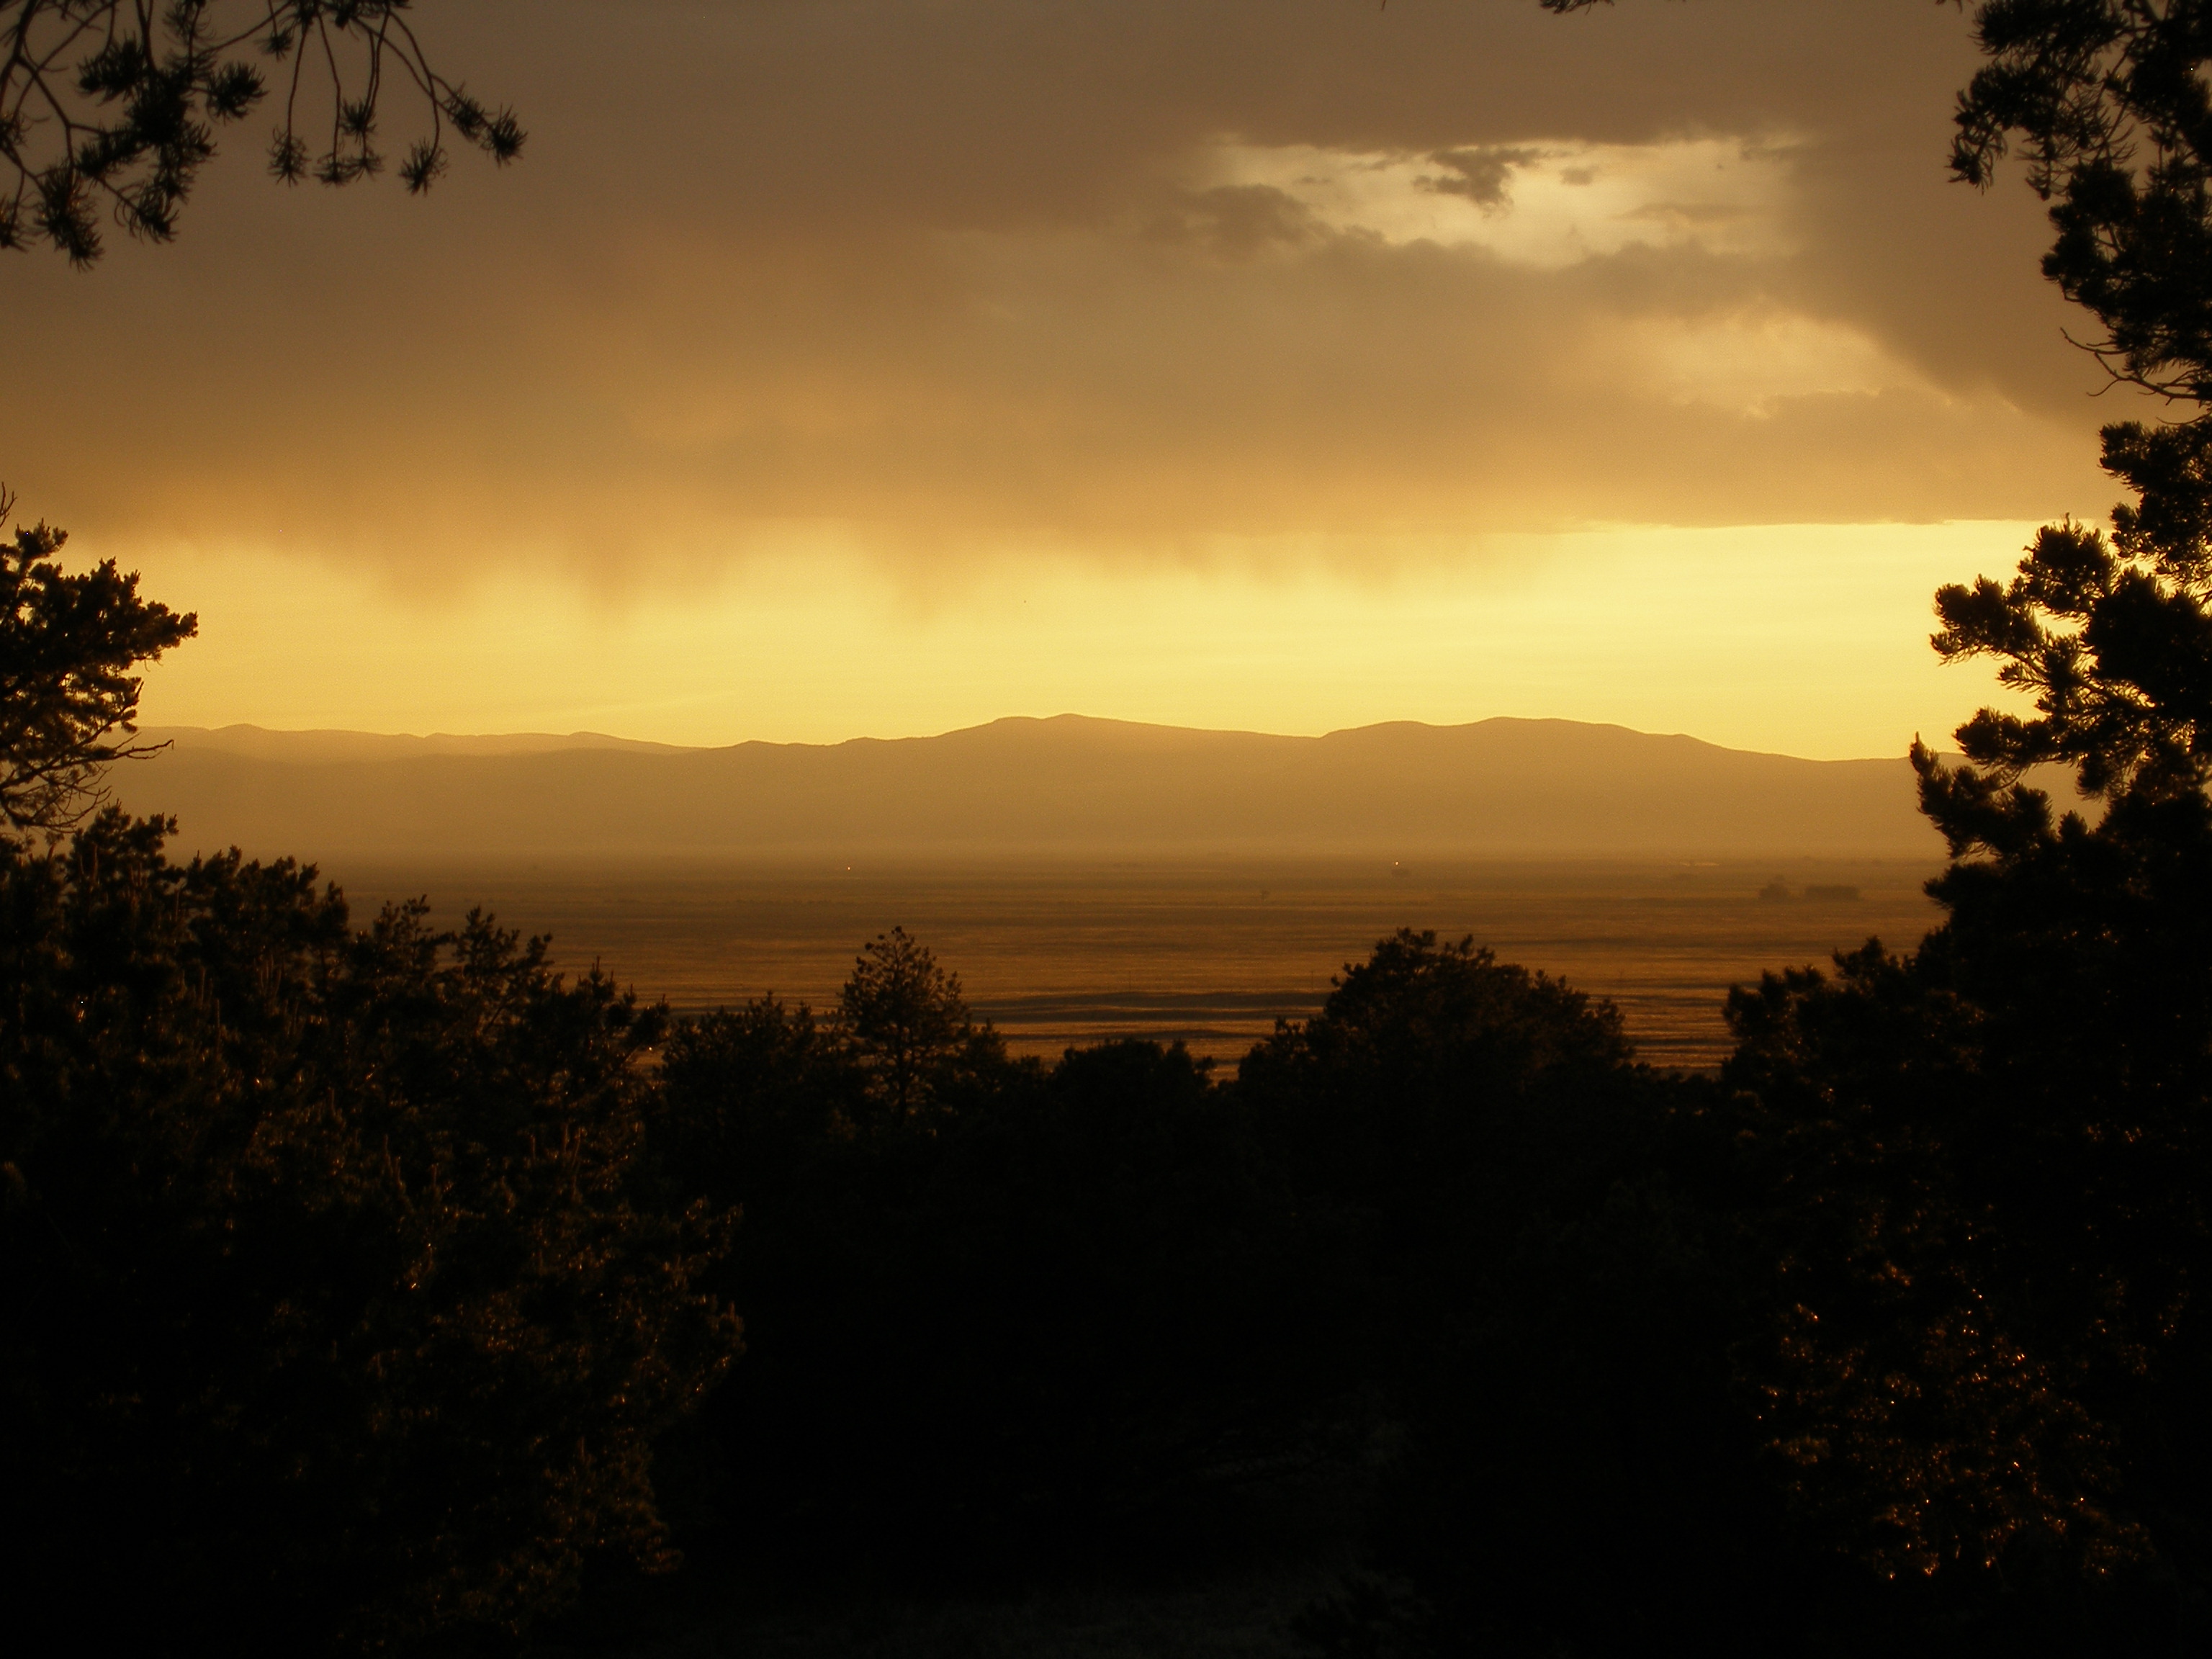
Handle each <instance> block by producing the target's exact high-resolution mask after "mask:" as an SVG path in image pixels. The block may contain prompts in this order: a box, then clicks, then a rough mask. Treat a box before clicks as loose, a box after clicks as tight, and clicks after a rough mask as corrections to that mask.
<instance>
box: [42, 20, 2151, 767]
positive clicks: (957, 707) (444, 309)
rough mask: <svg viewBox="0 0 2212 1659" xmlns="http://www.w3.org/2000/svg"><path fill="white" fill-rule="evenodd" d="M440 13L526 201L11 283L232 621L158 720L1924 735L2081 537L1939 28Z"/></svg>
mask: <svg viewBox="0 0 2212 1659" xmlns="http://www.w3.org/2000/svg"><path fill="white" fill-rule="evenodd" d="M419 21H420V27H421V30H422V34H423V36H424V39H425V40H426V42H427V44H428V46H429V47H430V50H431V52H432V56H433V58H434V59H435V61H437V62H438V63H439V64H440V66H441V68H442V69H444V70H446V72H447V73H448V74H450V75H453V76H456V77H457V78H465V80H466V81H467V82H468V83H469V85H470V86H471V88H472V89H474V90H476V91H477V92H479V93H481V94H485V95H487V96H489V97H492V98H494V99H496V100H511V101H512V102H513V104H514V105H515V106H516V107H517V109H518V111H519V112H520V115H521V116H522V118H523V119H524V122H525V124H526V126H527V127H528V128H529V130H530V135H531V136H530V141H529V146H528V149H527V150H526V154H525V156H524V159H523V160H522V161H521V162H520V164H518V165H517V166H516V167H513V168H512V169H509V170H507V171H505V172H496V171H495V170H494V169H493V168H492V167H490V166H489V163H486V162H483V161H482V160H481V159H480V158H477V157H472V156H468V155H462V156H458V157H456V160H455V165H454V167H453V172H452V173H451V174H450V175H449V176H448V177H447V179H446V180H445V182H444V183H443V184H442V185H440V187H439V188H438V190H437V191H435V192H434V193H433V194H432V195H431V196H430V197H428V198H427V199H425V200H414V199H410V198H408V197H405V196H404V194H403V193H402V191H400V190H399V189H398V186H397V185H395V184H393V183H392V182H391V181H389V180H387V181H385V182H383V183H381V184H378V185H370V186H366V187H362V188H356V189H354V190H350V191H322V190H318V189H314V188H312V187H311V188H303V189H300V190H297V191H287V190H285V189H283V188H281V187H279V186H277V185H272V184H271V183H270V182H269V181H268V180H267V179H266V178H265V176H264V173H263V170H262V167H261V164H260V160H259V148H260V144H261V142H262V137H263V131H264V127H265V125H266V123H265V121H264V119H263V118H261V117H258V116H257V117H255V118H251V119H249V121H248V122H247V123H246V125H245V127H244V128H243V129H242V130H240V131H236V132H234V133H232V134H230V135H229V137H228V149H227V150H226V152H225V154H224V155H223V156H222V159H221V160H220V161H218V162H217V163H216V164H215V165H214V166H213V167H211V168H210V170H209V172H208V173H207V174H206V175H205V178H204V183H203V185H202V187H201V189H200V191H199V192H198V194H197V197H196V198H195V199H194V201H193V203H192V204H191V209H190V210H189V211H188V214H187V216H186V218H185V222H184V227H183V234H182V237H181V240H180V241H179V243H178V244H176V245H175V246H169V247H166V248H149V247H144V246H135V245H132V244H131V243H129V242H128V241H127V240H125V239H124V238H123V237H122V236H120V235H119V234H118V235H115V236H113V237H112V238H111V244H112V252H111V253H110V255H109V257H108V258H107V259H106V261H105V262H103V263H102V264H100V266H99V267H98V268H97V269H96V270H94V271H93V272H91V273H90V274H84V273H80V272H76V271H72V270H69V269H68V268H67V267H66V266H65V265H64V264H63V263H62V262H61V260H60V259H59V258H57V257H55V256H52V255H51V254H47V253H33V254H31V255H27V256H26V255H15V256H8V257H5V258H0V305H4V306H5V307H6V310H7V313H8V315H9V319H10V321H11V324H12V326H11V327H10V328H9V369H10V371H11V373H10V375H9V381H10V395H9V398H8V404H7V413H6V414H5V416H0V421H4V422H5V425H4V427H0V479H4V480H5V481H6V483H8V484H9V486H10V487H12V488H13V489H15V490H16V491H17V492H18V493H19V495H20V496H21V504H20V506H19V508H18V511H19V513H22V514H26V515H27V516H28V517H30V518H33V519H37V518H45V519H47V520H52V521H54V522H57V523H59V524H62V525H64V526H68V527H69V529H70V531H71V532H72V540H71V544H70V550H71V552H72V553H73V554H76V555H78V556H87V557H98V556H115V557H117V558H118V559H119V560H121V561H122V562H124V563H125V565H126V566H131V567H135V568H139V569H141V570H142V571H143V573H144V575H145V579H146V586H147V588H148V590H149V592H151V593H152V594H154V595H155V597H158V598H160V599H164V600H166V601H167V602H169V603H171V604H173V605H177V606H178V607H179V608H189V609H193V610H197V611H198V612H199V614H200V617H201V623H202V635H203V636H202V638H201V639H200V640H199V641H196V642H195V643H193V644H191V645H190V646H188V647H185V649H184V650H183V651H182V652H180V653H178V654H177V655H176V656H174V657H173V658H172V659H169V660H168V661H167V662H165V663H163V664H162V665H160V666H159V667H157V668H155V670H153V671H152V672H151V674H150V676H149V681H148V689H147V693H146V698H145V703H144V709H143V717H144V719H145V720H147V721H148V722H149V723H155V724H194V725H221V724H225V723H228V722H233V721H250V722H252V723H256V724H259V725H263V726H287V727H292V726H348V727H354V728H359V729H366V730H378V731H416V732H426V731H447V732H493V731H513V730H537V731H569V730H574V729H578V728H588V729H592V730H598V731H604V732H614V733H618V734H621V735H624V736H629V737H638V738H657V739H660V740H663V741H669V742H679V743H728V742H733V741H738V740H740V739H744V738H776V739H803V740H807V741H825V740H835V739H839V738H848V737H853V736H857V735H862V734H868V735H877V736H899V735H908V734H915V733H921V732H935V731H942V730H945V729H946V728H948V727H951V726H962V725H969V724H975V723H978V722H981V721H983V720H990V719H992V718H994V717H996V716H999V715H1004V714H1056V713H1060V712H1063V711H1075V712H1080V713H1085V714H1097V715H1105V716H1113V717H1118V718H1123V719H1133V720H1158V721H1164V722H1170V723H1175V724H1180V725H1192V726H1240V727H1249V728H1255V729H1261V730H1267V731H1276V732H1322V731H1327V730H1329V729H1331V728H1333V727H1339V726H1352V725H1358V724H1364V723H1366V722H1370V721H1375V720H1395V719H1413V720H1430V721H1436V722H1452V721H1461V720H1479V719H1482V718H1485V717H1487V716H1490V715H1493V714H1524V715H1559V716H1565V717H1568V718H1572V719H1578V720H1609V721H1616V722H1619V723H1620V724H1623V725H1627V726H1636V727H1638V728H1641V729H1644V730H1652V731H1666V732H1674V731H1680V732H1691V733H1692V734H1694V735H1697V736H1699V737H1702V738H1709V739H1711V740H1713V741H1716V742H1720V743H1725V744H1733V745H1736V746H1741V747H1752V748H1760V749H1768V750H1782V751H1786V752H1790V753H1795V754H1801V755H1808V756H1815V757H1841V756H1856V755H1880V754H1890V753H1896V752H1899V751H1901V750H1903V748H1904V746H1905V744H1906V742H1907V741H1909V739H1910V738H1911V736H1912V735H1913V733H1914V732H1923V733H1925V734H1927V735H1929V736H1931V737H1933V736H1936V735H1937V734H1939V733H1942V732H1947V731H1948V728H1949V727H1950V726H1953V725H1954V724H1956V722H1957V721H1958V720H1960V718H1962V717H1963V716H1964V715H1965V714H1966V713H1967V712H1969V711H1970V710H1971V709H1972V708H1973V707H1974V706H1975V705H1976V704H1977V703H1978V702H1981V701H1984V700H1985V698H1986V696H1987V695H1988V678H1987V676H1986V674H1985V673H1984V672H1982V671H1980V670H1978V669H1976V668H1973V667H1963V668H1953V669H1948V670H1945V669H1941V668H1939V667H1938V666H1937V665H1936V663H1935V661H1934V659H1933V658H1932V656H1931V655H1930V653H1929V651H1928V649H1927V646H1926V636H1927V634H1928V631H1929V626H1930V619H1929V610H1928V600H1929V592H1930V591H1931V590H1932V588H1933V587H1934V586H1936V584H1937V583H1938V582H1940V581H1943V580H1960V579H1965V578H1968V577H1971V576H1972V575H1973V574H1976V572H1978V571H1984V570H1986V571H1990V572H1992V573H1995V572H1997V571H2000V570H2002V569H2003V568H2006V567H2008V564H2009V562H2010V561H2011V559H2012V558H2013V556H2015V554H2016V552H2017V550H2018V548H2019V546H2020V545H2021V543H2022V542H2023V541H2024V540H2025V539H2026V538H2027V536H2028V534H2029V533H2031V532H2032V530H2033V526H2034V524H2035V523H2036V522H2037V521H2039V520H2044V519H2047V518H2052V517H2056V516H2057V515H2060V514H2063V513H2073V514H2075V515H2076V516H2079V517H2083V518H2088V519H2092V520H2101V519H2102V517H2103V516H2104V514H2105V513H2106V510H2107V509H2108V508H2109V506H2110V504H2111V502H2112V499H2113V494H2114V491H2113V488H2112V484H2111V483H2110V482H2109V481H2107V480H2106V479H2105V478H2104V477H2102V475H2101V474H2100V473H2099V471H2097V469H2096V466H2095V464H2094V462H2095V453H2096V440H2095V433H2096V428H2097V427H2098V425H2099V424H2100V423H2101V422H2104V421H2106V420H2110V419H2112V418H2115V417H2116V416H2119V415H2121V414H2124V413H2126V412H2128V405H2127V404H2125V403H2124V400H2123V398H2122V397H2121V395H2120V394H2118V393H2112V394H2110V395H2107V396H2104V397H2096V396H2093V395H2091V394H2093V393H2095V392H2097V391H2098V390H2099V387H2100V384H2101V380H2100V373H2099V371H2098V369H2097V368H2096V366H2095V364H2094V363H2093V362H2092V361H2090V360H2089V359H2087V357H2085V356H2083V355H2082V354H2081V353H2080V352H2079V351H2077V350H2075V349H2073V348H2071V347H2069V345H2068V344H2067V343H2065V341H2064V339H2063V337H2062V335H2061V330H2062V329H2063V328H2064V327H2066V326H2067V325H2069V315H2068V313H2067V309H2066V307H2064V306H2063V303H2062V302H2061V301H2060V300H2059V299H2058V298H2057V295H2055V294H2054V293H2053V292H2051V290H2050V289H2049V288H2048V286H2047V285H2046V284H2045V283H2043V282H2042V280H2041V279H2040V277H2039V275H2038V273H2037V259H2038V258H2039V254H2040V252H2041V250H2042V247H2043V245H2044V242H2045V225H2044V222H2043V220H2042V216H2041V210H2040V208H2039V205H2038V204H2036V202H2035V201H2034V200H2033V197H2031V196H2030V195H2029V193H2028V192H2027V190H2026V189H2025V187H2024V186H2022V185H2021V184H2020V182H2019V180H2018V179H2017V177H2016V176H2012V177H2008V179H2006V180H2005V181H2004V183H2003V184H2002V185H2001V187H2000V188H1998V189H1997V190H1996V191H1992V192H1990V193H1989V194H1986V195H1981V194H1976V193H1975V192H1973V191H1969V190H1966V189H1965V188H1963V187H1960V186H1959V185H1953V184H1950V183H1948V181H1947V179H1946V174H1945V168H1944V156H1945V149H1946V144H1947V135H1948V130H1949V119H1948V118H1949V112H1950V107H1951V103H1952V100H1953V97H1954V94H1955V92H1956V90H1957V88H1959V87H1960V85H1961V84H1963V82H1964V81H1965V79H1966V76H1968V75H1969V74H1971V72H1972V68H1973V64H1974V61H1975V59H1974V54H1973V52H1972V46H1971V44H1970V43H1969V41H1968V40H1967V39H1966V26H1965V23H1964V21H1963V20H1962V19H1961V17H1960V15H1959V13H1958V12H1957V10H1956V9H1953V8H1948V7H1939V6H1936V5H1933V4H1930V3H1929V0H1790V3H1788V4H1778V3H1775V0H1692V3H1688V4H1671V3H1661V0H1623V3H1622V4H1620V6H1618V7H1617V8H1614V9H1600V10H1597V11H1594V12H1591V13H1588V14H1583V15H1577V16H1574V17H1571V18H1565V19H1561V18H1556V17H1553V16H1550V15H1547V14H1545V13H1543V12H1541V10H1539V9H1538V8H1537V6H1536V4H1535V0H1390V3H1389V5H1388V7H1387V8H1378V7H1377V6H1376V5H1375V4H1374V3H1372V0H1173V3H1167V0H1157V3H1156V0H1115V3H1112V4H1110V5H1109V4H1105V3H1100V0H1082V3H1077V0H896V3H894V0H836V3H829V0H690V3H681V0H422V4H421V8H420V19H419ZM415 114H416V112H415V111H414V110H412V109H411V108H407V107H405V106H403V105H402V104H401V103H399V102H398V101H394V102H393V103H392V104H391V105H390V106H388V109H387V113H386V127H387V130H388V131H389V134H390V137H391V141H392V148H393V149H395V150H396V149H399V148H402V147H403V146H404V138H405V137H407V136H409V134H410V126H409V124H410V123H411V122H412V120H413V118H414V116H415ZM2076 331H2077V332H2078V331H2080V330H2079V328H2078V326H2077V327H2076Z"/></svg>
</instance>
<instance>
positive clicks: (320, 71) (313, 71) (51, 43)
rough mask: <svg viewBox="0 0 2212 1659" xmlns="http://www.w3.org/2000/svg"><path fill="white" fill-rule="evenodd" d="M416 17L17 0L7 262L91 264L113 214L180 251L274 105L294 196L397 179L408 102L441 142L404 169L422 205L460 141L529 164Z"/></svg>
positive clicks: (380, 4) (6, 145)
mask: <svg viewBox="0 0 2212 1659" xmlns="http://www.w3.org/2000/svg"><path fill="white" fill-rule="evenodd" d="M412 12H413V6H412V3H411V0H167V3H166V4H163V5H161V6H159V7H156V6H155V5H153V4H150V3H147V0H0V49H4V50H0V164H4V168H5V170H6V171H0V248H22V247H27V246H30V245H31V244H32V243H33V242H44V243H46V244H47V245H48V246H52V247H53V248H55V249H57V250H58V251H59V252H61V253H63V254H64V255H66V256H67V257H68V258H69V259H70V263H71V264H76V265H80V266H82V265H89V264H93V263H94V261H95V260H97V259H98V258H100V252H101V249H102V241H101V237H100V219H101V217H102V216H103V211H104V212H105V214H106V216H109V217H112V219H113V221H114V222H116V223H118V224H119V225H121V226H122V227H123V228H125V230H126V231H128V232H129V233H130V234H132V235H134V236H142V237H145V238H147V239H149V240H154V241H167V240H169V239H170V238H172V237H173V236H174V235H175V234H176V229H177V221H178V217H179V214H180V212H181V211H182V210H183V207H184V204H185V198H186V197H189V196H190V195H191V190H192V185H193V183H194V181H195V180H196V179H197V176H198V173H199V169H200V167H201V166H202V165H203V164H204V163H205V162H206V161H209V160H210V159H211V158H212V157H213V156H214V155H215V153H216V132H217V131H218V130H219V129H221V128H223V127H226V126H231V125H236V124H237V123H239V122H240V121H242V120H244V119H245V118H246V117H247V116H248V115H250V114H251V113H252V112H253V111H255V110H256V109H258V108H260V107H261V106H263V105H264V103H265V102H267V101H268V100H270V96H271V94H275V95H276V96H277V97H278V98H279V99H280V100H281V102H280V104H279V106H278V109H277V116H276V124H275V126H274V128H273V130H272V131H271V133H270V140H269V152H268V155H269V168H270V173H273V174H274V175H275V176H276V178H278V179H282V180H283V181H284V182H286V183H288V184H296V183H298V182H299V181H300V180H301V179H310V178H311V179H315V180H316V181H318V182H319V183H321V184H325V185H349V184H353V183H355V182H356V181H358V180H360V179H368V178H373V177H374V176H375V175H376V174H378V173H381V172H383V171H384V169H385V167H386V166H387V165H388V162H389V160H390V157H389V155H388V153H387V151H386V148H385V145H384V143H383V140H382V137H381V135H380V130H379V127H380V120H381V118H382V116H383V113H384V109H385V105H386V96H387V94H388V93H389V91H390V90H391V88H392V86H394V85H397V86H399V87H401V88H404V89H407V90H410V91H411V92H412V93H413V94H414V95H415V100H416V102H417V104H418V105H419V106H420V108H421V119H422V123H423V124H424V125H425V126H426V127H427V131H421V132H420V133H419V135H418V136H417V137H415V138H414V139H413V140H411V141H410V143H408V145H407V148H406V150H405V152H404V155H402V157H401V159H400V161H399V167H398V171H399V177H400V178H401V179H402V180H404V182H405V184H406V186H407V188H408V190H409V191H412V192H416V193H419V192H421V191H425V190H428V188H429V187H430V186H431V185H432V184H434V183H435V182H436V180H437V179H438V177H439V176H440V175H441V173H444V171H445V170H446V167H447V160H448V149H447V146H448V143H449V141H451V142H458V143H461V144H464V145H466V146H468V147H470V148H471V149H480V150H482V151H483V152H484V153H485V154H486V155H489V156H490V157H491V158H492V159H493V160H494V161H498V162H501V163H505V162H507V161H513V159H514V158H515V157H516V156H517V155H520V153H521V151H522V145H523V139H524V133H523V131H522V127H521V125H520V123H519V122H518V121H517V120H516V119H515V117H514V114H513V111H511V110H508V109H505V108H495V107H493V106H489V105H487V104H485V103H483V101H482V100H479V99H477V97H475V96H474V95H473V94H471V93H470V92H468V91H467V90H466V89H465V88H464V87H463V86H461V84H460V83H459V82H454V81H451V80H448V79H447V77H446V76H444V75H442V74H441V73H440V72H439V71H438V70H436V69H435V67H434V66H433V65H432V64H431V62H430V59H429V58H428V54H427V53H426V52H425V51H424V49H423V46H422V42H421V40H419V39H418V38H417V36H416V33H415V29H414V26H413V23H412V21H411V15H412ZM9 172H12V173H13V181H12V188H7V187H6V186H7V184H8V180H7V173H9Z"/></svg>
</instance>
